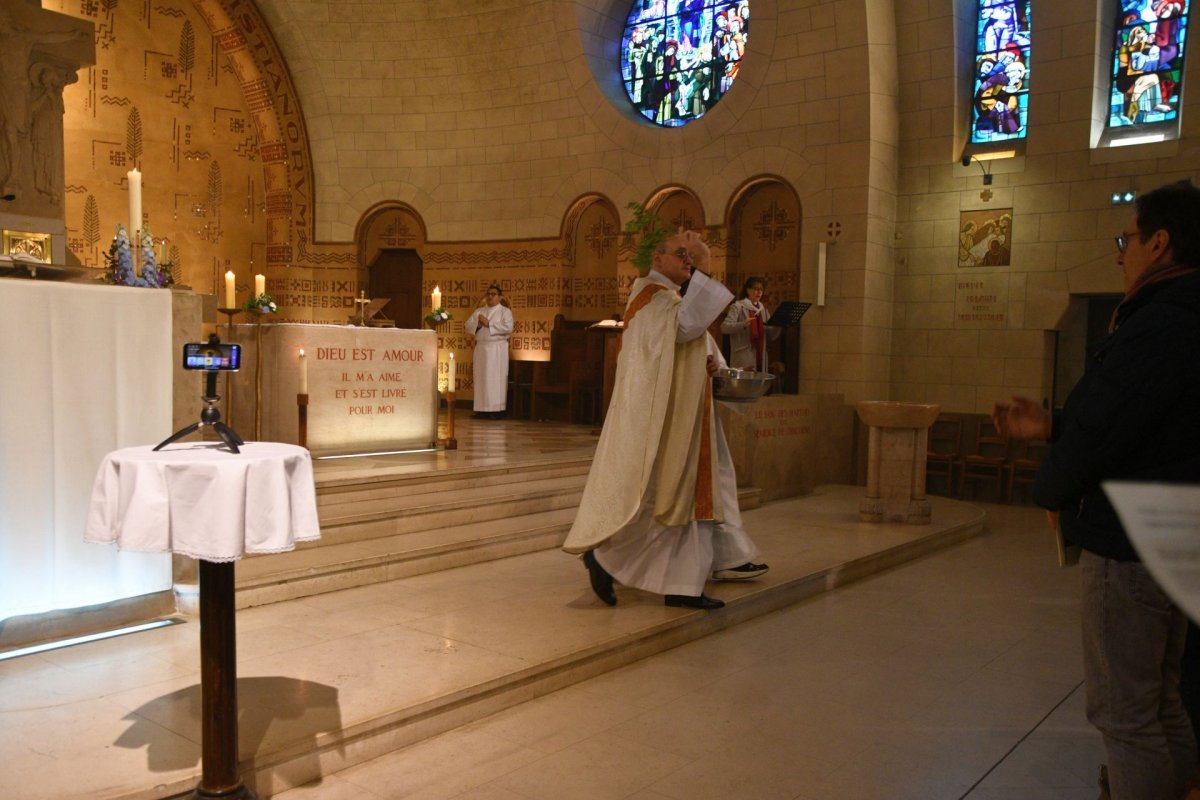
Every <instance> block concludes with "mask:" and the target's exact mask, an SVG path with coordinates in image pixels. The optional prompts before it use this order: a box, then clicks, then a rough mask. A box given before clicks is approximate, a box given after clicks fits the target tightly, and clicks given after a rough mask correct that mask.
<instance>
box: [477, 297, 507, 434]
mask: <svg viewBox="0 0 1200 800" xmlns="http://www.w3.org/2000/svg"><path fill="white" fill-rule="evenodd" d="M485 298H486V301H487V305H484V306H480V307H479V308H477V309H475V310H474V311H473V312H471V316H469V317H467V323H466V329H467V333H469V334H471V335H472V336H474V337H475V359H474V372H473V374H474V376H475V407H474V411H475V413H474V414H473V416H474V417H475V418H476V419H500V418H501V417H502V416H504V410H505V408H506V406H507V401H508V337H509V336H512V332H513V315H512V312H511V311H509V309H508V306H507V305H505V303H504V292H503V291H502V290H501V289H500V287H499V286H497V285H496V284H492V285H491V286H489V287H488V290H487V295H485Z"/></svg>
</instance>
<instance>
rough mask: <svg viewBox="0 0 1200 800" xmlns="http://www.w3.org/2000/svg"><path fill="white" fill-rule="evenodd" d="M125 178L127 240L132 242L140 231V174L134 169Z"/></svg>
mask: <svg viewBox="0 0 1200 800" xmlns="http://www.w3.org/2000/svg"><path fill="white" fill-rule="evenodd" d="M126 177H128V178H129V239H130V241H133V240H134V239H135V238H136V237H137V232H138V231H140V230H141V229H142V173H140V172H138V168H137V167H134V168H133V169H131V170H129V172H128V173H127V174H126ZM138 244H141V242H140V240H139V241H138Z"/></svg>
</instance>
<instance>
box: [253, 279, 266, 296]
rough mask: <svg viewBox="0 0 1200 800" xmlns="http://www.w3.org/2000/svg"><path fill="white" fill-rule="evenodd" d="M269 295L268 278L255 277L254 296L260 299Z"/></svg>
mask: <svg viewBox="0 0 1200 800" xmlns="http://www.w3.org/2000/svg"><path fill="white" fill-rule="evenodd" d="M266 293H267V278H266V276H265V275H255V276H254V296H255V297H259V296H261V295H264V294H266Z"/></svg>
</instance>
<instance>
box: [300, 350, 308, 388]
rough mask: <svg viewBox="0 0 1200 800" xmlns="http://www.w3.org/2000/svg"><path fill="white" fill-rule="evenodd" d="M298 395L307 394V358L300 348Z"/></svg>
mask: <svg viewBox="0 0 1200 800" xmlns="http://www.w3.org/2000/svg"><path fill="white" fill-rule="evenodd" d="M300 394H308V356H306V355H304V348H303V347H301V348H300Z"/></svg>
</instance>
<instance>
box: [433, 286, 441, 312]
mask: <svg viewBox="0 0 1200 800" xmlns="http://www.w3.org/2000/svg"><path fill="white" fill-rule="evenodd" d="M441 307H442V290H441V289H439V288H438V287H437V286H434V287H433V310H434V311H437V310H438V309H439V308H441Z"/></svg>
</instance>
